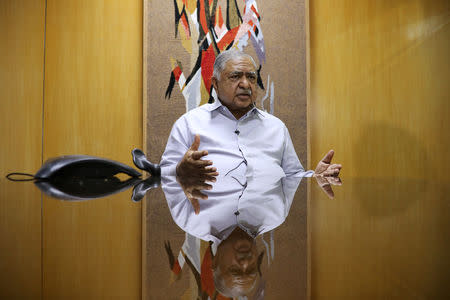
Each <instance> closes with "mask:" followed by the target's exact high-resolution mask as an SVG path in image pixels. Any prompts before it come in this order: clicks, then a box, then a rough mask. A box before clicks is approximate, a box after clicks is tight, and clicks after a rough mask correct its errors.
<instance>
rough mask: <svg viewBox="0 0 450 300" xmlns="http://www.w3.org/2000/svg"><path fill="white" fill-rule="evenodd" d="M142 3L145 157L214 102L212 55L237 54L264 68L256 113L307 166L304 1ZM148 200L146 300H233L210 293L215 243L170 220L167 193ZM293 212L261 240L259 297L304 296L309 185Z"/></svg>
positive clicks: (158, 153)
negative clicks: (275, 121) (273, 124)
mask: <svg viewBox="0 0 450 300" xmlns="http://www.w3.org/2000/svg"><path fill="white" fill-rule="evenodd" d="M144 5H145V14H144V24H145V25H144V81H145V82H144V110H145V112H146V118H147V124H146V130H145V139H146V151H147V156H148V157H149V159H150V160H151V161H154V162H158V161H159V160H160V158H161V155H162V153H163V151H164V147H165V144H166V141H167V137H168V136H169V132H170V130H171V128H172V125H173V123H174V122H175V121H176V119H178V118H179V117H180V116H181V115H182V114H184V113H186V112H187V111H189V110H192V109H194V108H196V107H198V106H199V105H202V104H205V103H208V102H209V103H211V102H212V101H214V95H215V91H214V89H213V88H212V84H211V77H212V73H213V64H214V61H215V58H216V56H217V55H218V54H219V53H220V52H222V51H224V50H226V49H231V48H235V49H239V50H241V51H244V52H246V53H248V54H250V55H252V57H253V58H254V60H255V62H256V64H257V65H258V69H257V76H258V78H257V85H258V88H259V91H258V98H257V103H256V105H257V107H258V108H260V109H262V110H264V111H266V112H268V113H270V114H273V115H275V116H277V117H278V118H280V119H281V120H283V122H285V124H286V126H287V127H288V129H289V132H290V135H291V137H292V140H293V142H294V145H295V149H296V151H297V154H298V156H299V158H300V160H301V162H302V163H303V165H304V166H305V167H306V163H307V162H306V34H305V11H304V10H305V8H304V2H303V1H294V2H289V3H286V2H285V1H256V0H173V1H150V0H148V1H146V2H145V4H144ZM147 198H148V200H147V202H146V203H147V204H146V206H145V209H146V213H145V215H146V220H145V230H146V232H145V234H144V236H145V241H144V242H145V248H146V253H145V260H144V281H143V283H144V288H143V290H144V294H145V298H146V299H228V298H227V297H224V296H223V295H221V294H220V293H218V292H217V290H216V287H215V286H214V282H213V278H212V277H213V274H212V272H211V263H212V259H213V257H214V255H215V251H214V249H212V248H211V244H210V243H208V242H206V241H203V240H201V239H199V238H196V237H194V236H192V235H190V234H189V233H186V232H183V231H182V230H181V229H180V228H179V227H178V226H177V225H176V224H175V223H174V222H173V221H172V217H171V214H170V212H169V209H168V207H167V204H166V203H165V202H166V199H165V196H164V194H163V192H162V191H161V190H152V191H151V192H150V193H149V194H148V195H147ZM290 215H294V217H291V216H289V218H292V219H289V218H288V219H287V222H288V221H289V220H290V221H289V222H290V225H289V226H288V227H286V226H283V225H282V226H280V227H279V228H277V229H276V230H274V231H272V232H268V233H265V234H263V235H261V236H260V237H258V239H257V243H258V249H260V253H259V257H258V262H259V266H260V267H259V269H258V272H259V275H260V276H262V275H263V277H264V280H261V281H259V282H258V287H257V290H258V291H259V294H260V295H261V294H262V295H266V297H267V298H265V299H275V298H273V297H287V298H284V299H306V285H307V279H306V278H307V265H306V262H307V256H306V250H307V245H306V240H307V231H306V230H307V226H306V184H304V183H303V184H301V185H300V188H299V189H298V190H297V193H296V194H295V198H294V199H293V201H292V206H291V207H290ZM289 222H288V223H289ZM286 245H288V247H287V248H286ZM286 249H289V250H286ZM292 253H294V254H292ZM255 293H256V294H258V292H255ZM292 297H294V298H292ZM243 299H244V298H243ZM255 299H256V298H255ZM258 299H264V296H263V298H258ZM278 299H281V298H278Z"/></svg>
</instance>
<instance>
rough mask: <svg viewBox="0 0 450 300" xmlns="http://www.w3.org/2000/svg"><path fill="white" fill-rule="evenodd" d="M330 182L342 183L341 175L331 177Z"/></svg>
mask: <svg viewBox="0 0 450 300" xmlns="http://www.w3.org/2000/svg"><path fill="white" fill-rule="evenodd" d="M328 182H329V183H331V184H332V185H342V181H341V179H340V178H339V177H329V178H328Z"/></svg>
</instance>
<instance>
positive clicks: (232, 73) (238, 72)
mask: <svg viewBox="0 0 450 300" xmlns="http://www.w3.org/2000/svg"><path fill="white" fill-rule="evenodd" d="M244 73H245V74H252V75H256V72H255V71H251V72H242V71H232V72H230V73H229V75H242V74H244Z"/></svg>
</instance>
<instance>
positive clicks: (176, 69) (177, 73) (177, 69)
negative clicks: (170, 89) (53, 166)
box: [172, 66, 182, 82]
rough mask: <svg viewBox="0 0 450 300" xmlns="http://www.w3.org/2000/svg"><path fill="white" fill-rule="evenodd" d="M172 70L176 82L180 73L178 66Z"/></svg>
mask: <svg viewBox="0 0 450 300" xmlns="http://www.w3.org/2000/svg"><path fill="white" fill-rule="evenodd" d="M172 72H173V75H174V76H175V80H176V81H177V82H178V79H180V76H181V73H182V71H181V68H180V66H176V67H175V68H174V69H173V71H172Z"/></svg>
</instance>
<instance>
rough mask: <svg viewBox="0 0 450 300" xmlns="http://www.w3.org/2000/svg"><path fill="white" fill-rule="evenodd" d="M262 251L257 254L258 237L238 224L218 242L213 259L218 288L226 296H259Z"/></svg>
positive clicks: (214, 275) (215, 280)
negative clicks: (253, 236)
mask: <svg viewBox="0 0 450 300" xmlns="http://www.w3.org/2000/svg"><path fill="white" fill-rule="evenodd" d="M263 253H264V252H262V253H261V254H260V255H258V252H257V249H256V243H255V240H254V239H253V238H251V237H250V236H249V235H248V234H247V233H246V232H244V231H243V230H242V229H241V228H240V227H236V228H235V230H234V231H233V232H232V233H231V234H230V235H229V236H228V238H227V239H226V240H224V241H223V242H222V243H221V244H220V245H219V247H218V249H217V254H216V256H215V257H214V259H213V262H212V268H213V277H214V284H215V287H216V289H217V291H219V292H220V293H221V294H222V295H223V296H226V297H236V298H237V297H239V296H247V297H250V296H253V297H250V298H257V297H255V296H256V295H255V294H257V293H258V289H257V286H258V283H259V281H260V280H261V278H260V277H259V276H258V275H261V271H260V265H261V260H262V258H263Z"/></svg>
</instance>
